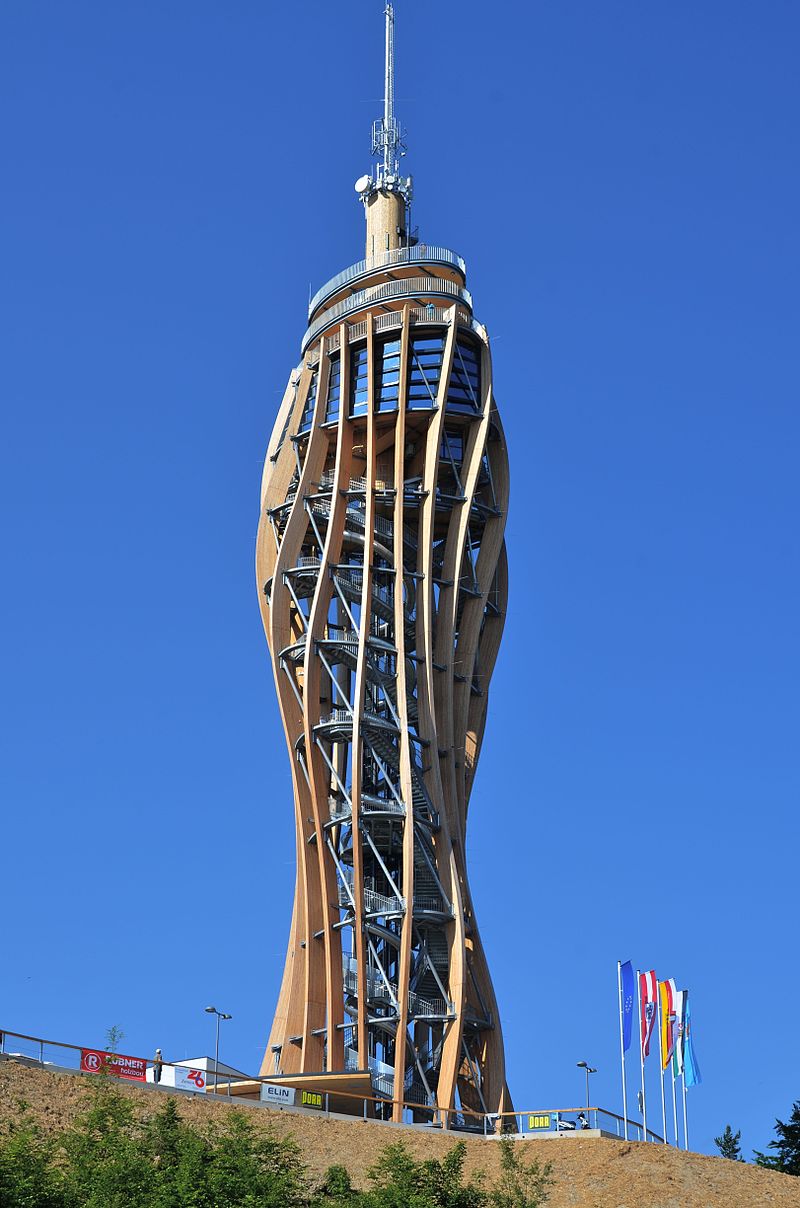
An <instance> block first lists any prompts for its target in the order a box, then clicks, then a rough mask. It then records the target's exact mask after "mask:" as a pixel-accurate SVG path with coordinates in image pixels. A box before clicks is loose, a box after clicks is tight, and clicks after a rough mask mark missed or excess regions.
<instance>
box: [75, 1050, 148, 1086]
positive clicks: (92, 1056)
mask: <svg viewBox="0 0 800 1208" xmlns="http://www.w3.org/2000/svg"><path fill="white" fill-rule="evenodd" d="M81 1069H82V1070H83V1072H84V1073H85V1074H110V1075H111V1077H112V1078H128V1079H130V1080H132V1081H133V1082H144V1080H145V1072H146V1070H147V1061H146V1060H145V1058H144V1057H125V1056H123V1055H122V1054H121V1053H103V1052H101V1051H100V1050H99V1049H81Z"/></svg>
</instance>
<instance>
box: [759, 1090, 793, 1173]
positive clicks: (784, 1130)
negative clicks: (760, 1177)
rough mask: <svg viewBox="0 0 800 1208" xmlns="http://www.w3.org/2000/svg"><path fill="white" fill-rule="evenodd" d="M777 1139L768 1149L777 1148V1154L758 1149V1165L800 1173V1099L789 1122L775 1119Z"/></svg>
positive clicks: (783, 1171)
mask: <svg viewBox="0 0 800 1208" xmlns="http://www.w3.org/2000/svg"><path fill="white" fill-rule="evenodd" d="M775 1132H776V1133H777V1134H778V1135H777V1139H776V1140H774V1141H770V1143H769V1145H768V1146H767V1148H768V1149H774V1150H776V1153H775V1156H774V1157H773V1156H772V1155H771V1154H769V1155H768V1154H763V1153H759V1152H758V1150H756V1166H766V1167H767V1169H768V1170H780V1171H781V1172H782V1173H783V1174H793V1175H800V1100H798V1101H797V1102H796V1103H795V1104H794V1107H793V1108H792V1114H791V1116H790V1117H789V1122H788V1124H784V1123H783V1121H782V1120H776V1121H775Z"/></svg>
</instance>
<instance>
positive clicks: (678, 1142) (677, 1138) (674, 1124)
mask: <svg viewBox="0 0 800 1208" xmlns="http://www.w3.org/2000/svg"><path fill="white" fill-rule="evenodd" d="M669 1064H670V1073H671V1074H672V1127H673V1128H674V1129H675V1148H676V1149H680V1147H681V1139H680V1136H679V1135H678V1105H677V1102H676V1100H675V1066H674V1065H673V1064H672V1059H670V1063H669Z"/></svg>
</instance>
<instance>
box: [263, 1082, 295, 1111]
mask: <svg viewBox="0 0 800 1208" xmlns="http://www.w3.org/2000/svg"><path fill="white" fill-rule="evenodd" d="M294 1095H295V1090H294V1087H293V1086H279V1085H278V1084H277V1083H275V1082H262V1083H261V1102H262V1103H271V1104H272V1105H273V1107H291V1106H292V1105H293V1104H294Z"/></svg>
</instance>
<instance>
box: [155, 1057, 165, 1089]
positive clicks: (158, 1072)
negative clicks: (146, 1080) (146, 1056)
mask: <svg viewBox="0 0 800 1208" xmlns="http://www.w3.org/2000/svg"><path fill="white" fill-rule="evenodd" d="M163 1064H164V1058H163V1057H162V1055H161V1049H156V1055H155V1057H154V1058H153V1082H155V1083H156V1084H158V1083H159V1082H160V1081H161V1069H162V1066H163Z"/></svg>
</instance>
